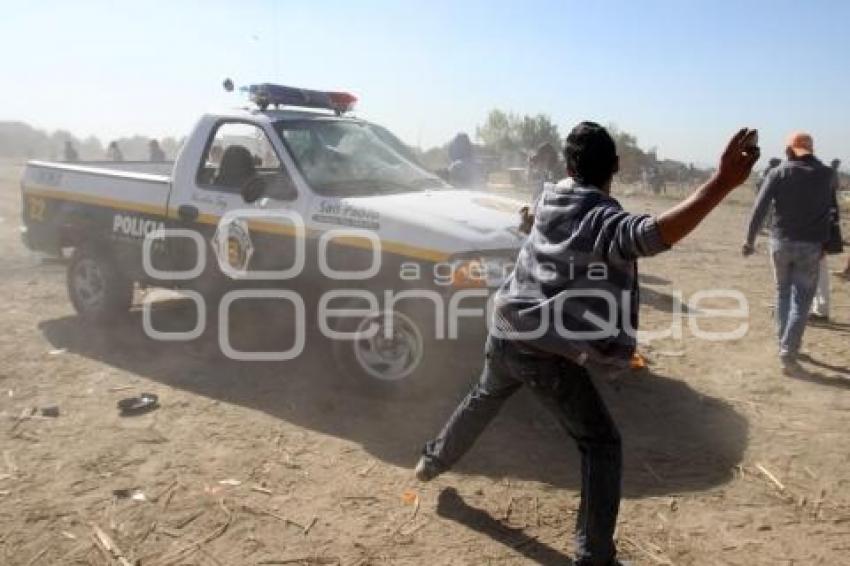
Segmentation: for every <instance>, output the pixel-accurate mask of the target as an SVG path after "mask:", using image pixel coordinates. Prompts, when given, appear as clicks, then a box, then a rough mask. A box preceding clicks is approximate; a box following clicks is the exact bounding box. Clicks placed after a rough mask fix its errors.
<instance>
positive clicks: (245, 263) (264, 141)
mask: <svg viewBox="0 0 850 566" xmlns="http://www.w3.org/2000/svg"><path fill="white" fill-rule="evenodd" d="M248 186H250V187H251V188H252V189H259V190H260V192H261V194H260V195H259V198H257V199H256V200H254V199H250V202H246V200H245V198H244V197H243V189H245V188H246V187H248ZM304 198H305V196H304V194H303V192H301V191H298V190H297V188H296V186H295V184H294V182H293V180H292V177H291V176H290V175H289V174H288V172H287V170H286V168H285V167H284V166H282V161H281V156H280V154H279V153H278V150H277V149H276V148H275V145H274V144H273V143H272V142H271V140H270V138H269V135H268V133H267V132H266V131H265V130H264V129H263V128H262V127H261V126H260V125H259V124H255V123H251V122H246V121H240V120H235V119H234V120H221V121H219V122H218V123H217V124H216V125H215V126H214V127H213V128H212V131H211V133H210V135H209V139H208V140H207V143H206V146H205V148H204V150H203V153H202V156H201V159H200V160H199V163H198V167H197V173H196V174H195V176H194V179H191V182H190V183H189V186H184V187H179V188H178V189H177V190H175V193H174V195H173V196H172V202H171V203H170V207H169V208H170V212H171V214H170V216H171V217H172V218H176V220H177V222H176V225H175V226H176V227H182V228H191V229H194V230H196V231H197V232H198V233H200V234H201V235H202V237H203V240H204V242H205V243H206V249H207V271H208V272H209V271H215V272H218V273H217V274H216V275H218V276H221V275H222V273H221V270H220V269H219V262H224V263H225V264H226V266H230V267H231V268H232V270H231V273H237V272H245V273H247V275H245V274H243V275H242V277H241V278H251V279H255V280H256V279H260V280H266V281H269V280H274V279H276V278H277V277H276V276H275V274H274V273H272V272H280V273H287V272H288V273H292V272H293V269H292V268H293V267H295V266H297V260H298V259H299V255H300V257H303V255H304V254H303V249H304V248H303V246H304V244H305V242H304V238H305V236H306V233H305V230H304V229H303V228H299V224H300V226H302V227H303V222H299V219H300V216H299V215H298V211H299V210H303V206H302V205H303V203H302V201H303V200H304ZM222 219H225V220H227V221H228V222H227V224H228V227H227V229H226V230H224V229H223V226H221V221H222ZM180 239H182V238H180ZM180 239H178V240H180ZM175 241H176V240H175ZM183 243H184V244H187V245H189V246H194V245H195V244H193V243H192V242H188V241H185V242H183ZM178 255H179V254H178ZM187 255H191V254H187ZM226 266H225V267H226ZM225 271H228V270H227V269H225ZM258 271H262V272H266V273H267V274H266V275H263V274H257V273H255V272H258ZM206 275H207V276H209V275H210V273H207V274H206ZM257 275H259V276H257ZM219 278H220V277H219ZM237 278H239V277H237ZM280 285H281V283H278V284H277V285H276V286H280ZM282 285H284V286H285V285H286V283H282Z"/></svg>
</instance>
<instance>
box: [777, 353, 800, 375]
mask: <svg viewBox="0 0 850 566" xmlns="http://www.w3.org/2000/svg"><path fill="white" fill-rule="evenodd" d="M780 363H781V364H782V373H784V374H785V375H787V376H789V377H796V376H798V375H800V373H801V372H802V371H803V368H802V366H800V362H798V361H797V359H796V358H791V357H783V358H782V359H781V360H780Z"/></svg>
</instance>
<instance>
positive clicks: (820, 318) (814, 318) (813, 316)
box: [809, 312, 829, 324]
mask: <svg viewBox="0 0 850 566" xmlns="http://www.w3.org/2000/svg"><path fill="white" fill-rule="evenodd" d="M809 321H811V322H817V323H820V324H825V323H827V322H829V315H828V314H818V313H814V312H813V313H809Z"/></svg>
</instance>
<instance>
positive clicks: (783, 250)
mask: <svg viewBox="0 0 850 566" xmlns="http://www.w3.org/2000/svg"><path fill="white" fill-rule="evenodd" d="M770 252H771V257H772V259H773V274H774V277H775V279H776V333H777V335H778V336H779V355H780V356H781V357H782V358H784V359H788V360H793V359H795V358H796V357H797V354H798V353H799V351H800V345H801V343H802V342H803V332H804V331H805V330H806V320H807V319H808V316H809V309H810V308H811V307H812V300H813V299H814V296H815V290H816V289H817V285H818V268H819V263H820V258H821V255H822V253H823V246H822V245H821V244H817V243H813V242H794V241H791V240H777V239H772V240H771V241H770Z"/></svg>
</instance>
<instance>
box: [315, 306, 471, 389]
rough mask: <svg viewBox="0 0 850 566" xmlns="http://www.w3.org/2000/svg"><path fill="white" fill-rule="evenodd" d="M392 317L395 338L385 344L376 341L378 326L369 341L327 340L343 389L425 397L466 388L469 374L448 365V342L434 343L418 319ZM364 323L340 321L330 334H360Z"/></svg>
mask: <svg viewBox="0 0 850 566" xmlns="http://www.w3.org/2000/svg"><path fill="white" fill-rule="evenodd" d="M380 316H383V315H380ZM393 317H394V320H397V321H398V322H397V324H399V325H400V331H399V336H400V338H398V339H396V338H394V339H393V340H391V341H390V343H387V342H386V341H385V340H383V338H381V336H382V333H383V328H384V327H383V325H380V327H379V329H378V332H377V334H376V336H375V337H373V338H368V339H367V338H358V339H353V340H342V339H330V341H331V349H332V352H333V358H334V363H335V366H336V369H337V371H338V372H339V373H340V374H342V377H343V378H344V380H345V385H346V387H347V389H349V390H351V391H352V392H354V393H357V394H363V395H367V396H377V397H381V396H387V397H395V398H423V397H426V398H427V397H432V396H443V395H447V396H451V395H452V394H453V393H454V392H456V391H457V390H459V389H458V388H462V389H466V388H467V387H468V384H469V379H470V375H469V372H468V371H463V370H461V369H460V367H459V365H458V364H457V363H454V362H455V361H456V360H455V356H454V355H453V352H452V345H453V343H452V342H451V341H445V340H437V339H436V338H435V337H434V334H433V325H432V324H429V323H428V322H427V320H426V319H425V318H424V317H418V316H415V315H413V314H409V313H405V312H401V311H396V312H394V313H393ZM368 322H369V321H368V320H366V319H357V318H346V319H342V320H341V321H340V322H339V324H338V325H336V326H337V328H336V329H337V330H339V331H341V332H347V333H356V332H358V331H361V332H362V331H364V329H365V328H366V327H368ZM396 340H398V341H399V343H395V342H396ZM381 346H385V347H386V348H387V350H385V351H384V352H383V353H381V352H378V351H376V348H380V347H381ZM456 353H457V352H454V354H456ZM477 356H478V352H476V357H477Z"/></svg>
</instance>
